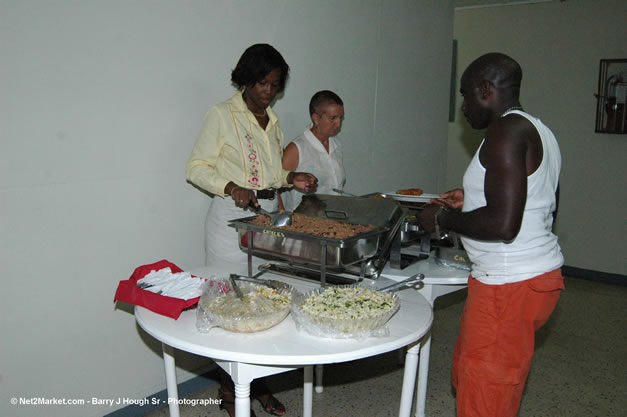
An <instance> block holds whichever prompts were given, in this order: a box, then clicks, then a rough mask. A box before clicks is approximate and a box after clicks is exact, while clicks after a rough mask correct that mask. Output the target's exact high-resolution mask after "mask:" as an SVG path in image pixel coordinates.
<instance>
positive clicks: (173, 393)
mask: <svg viewBox="0 0 627 417" xmlns="http://www.w3.org/2000/svg"><path fill="white" fill-rule="evenodd" d="M161 349H162V350H163V365H164V367H165V385H166V387H167V389H168V407H169V409H170V417H180V413H179V390H178V386H177V384H176V367H175V366H174V348H173V347H172V346H168V345H166V344H165V343H162V344H161Z"/></svg>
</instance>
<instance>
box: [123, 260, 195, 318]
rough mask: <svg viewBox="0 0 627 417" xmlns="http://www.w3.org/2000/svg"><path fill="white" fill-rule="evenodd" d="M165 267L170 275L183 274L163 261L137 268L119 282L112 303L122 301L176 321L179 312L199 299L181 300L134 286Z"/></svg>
mask: <svg viewBox="0 0 627 417" xmlns="http://www.w3.org/2000/svg"><path fill="white" fill-rule="evenodd" d="M167 267H170V269H171V270H172V273H177V272H183V270H182V269H181V268H179V267H178V266H176V265H174V264H173V263H171V262H168V261H166V260H165V259H163V260H161V261H159V262H155V263H154V264H149V265H142V266H138V267H137V268H135V271H134V272H133V274H132V275H131V276H130V278H129V279H127V280H124V281H120V283H119V284H118V289H117V290H116V291H115V297H114V298H113V301H114V302H115V301H123V302H125V303H128V304H133V305H136V306H142V307H145V308H147V309H148V310H150V311H153V312H155V313H157V314H161V315H163V316H167V317H171V318H173V319H175V320H176V319H178V318H179V316H180V315H181V312H182V311H183V310H185V309H186V308H190V307H192V306H193V305H195V304H196V303H198V300H200V297H196V298H191V299H189V300H182V299H180V298H174V297H167V296H165V295H161V294H156V293H154V292H150V291H148V290H143V289H141V288H139V287H138V286H137V285H136V284H137V281H138V280H140V279H142V278H143V277H145V276H146V275H148V274H149V273H150V272H151V271H158V270H160V269H163V268H167Z"/></svg>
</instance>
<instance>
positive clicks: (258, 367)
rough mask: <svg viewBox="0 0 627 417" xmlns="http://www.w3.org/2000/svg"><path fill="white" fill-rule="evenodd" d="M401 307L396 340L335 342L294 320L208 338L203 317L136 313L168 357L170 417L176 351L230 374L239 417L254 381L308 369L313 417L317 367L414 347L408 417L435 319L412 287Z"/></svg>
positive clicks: (404, 409)
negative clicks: (199, 320)
mask: <svg viewBox="0 0 627 417" xmlns="http://www.w3.org/2000/svg"><path fill="white" fill-rule="evenodd" d="M239 269H240V270H219V269H216V268H215V267H214V268H203V269H197V270H193V271H190V272H191V273H193V274H194V275H197V276H200V277H204V278H211V277H212V276H218V277H221V278H223V277H228V273H240V274H245V273H246V266H239ZM263 278H266V279H279V280H281V281H284V282H287V283H289V284H290V285H293V286H294V287H295V288H296V289H297V290H299V291H307V290H310V289H313V288H316V287H318V284H316V283H314V282H307V281H302V280H297V279H292V278H287V277H281V276H276V275H273V274H271V273H266V274H265V275H264V276H263ZM393 282H394V281H393V280H390V279H387V278H380V279H378V280H376V281H371V280H368V281H367V282H364V283H363V284H364V285H372V286H373V288H381V287H384V286H386V285H389V284H391V283H393ZM397 294H398V295H399V297H400V299H401V308H400V309H399V311H398V312H397V313H396V314H395V315H394V316H393V317H392V318H391V319H390V321H389V322H388V323H387V325H386V326H387V327H388V329H389V335H388V336H384V337H368V338H363V339H359V340H356V339H330V338H321V337H316V336H313V335H310V334H308V333H306V332H303V331H299V330H297V329H296V325H295V323H294V321H293V320H292V317H291V315H289V316H288V317H287V318H286V319H285V320H284V321H283V322H281V323H280V324H278V325H277V326H275V327H273V328H271V329H268V330H265V331H263V332H258V333H248V334H243V333H232V332H228V331H225V330H223V329H220V328H213V329H211V330H210V331H209V333H200V332H198V330H197V329H196V311H195V309H194V310H188V311H184V312H183V313H182V314H181V316H180V317H179V318H178V320H173V319H171V318H168V317H165V316H161V315H159V314H156V313H153V312H151V311H149V310H147V309H145V308H143V307H136V308H135V319H136V321H137V323H138V324H139V326H140V327H141V328H142V329H144V330H145V331H146V332H147V333H148V334H150V335H151V336H153V337H154V338H156V339H157V340H159V341H161V342H162V346H163V359H164V366H165V374H166V384H167V390H168V398H169V399H170V401H169V407H170V415H171V416H173V417H179V409H178V389H177V383H176V370H175V364H174V349H179V350H183V351H186V352H190V353H193V354H196V355H201V356H205V357H209V358H212V359H214V360H215V362H216V363H217V364H218V365H219V366H220V367H221V368H223V369H224V370H225V371H226V372H227V373H229V374H230V375H231V378H232V379H233V382H234V384H235V408H236V416H237V417H249V416H250V383H251V382H252V381H253V379H255V378H260V377H263V376H268V375H273V374H277V373H281V372H286V371H290V370H293V369H297V368H300V367H305V380H304V394H303V397H304V398H303V415H304V416H305V417H311V415H312V395H313V367H312V366H313V365H322V364H328V363H338V362H346V361H351V360H355V359H360V358H366V357H370V356H375V355H378V354H381V353H385V352H390V351H392V350H395V349H399V348H403V347H407V348H408V349H407V353H406V356H405V368H404V374H403V385H402V391H401V402H400V407H399V416H401V417H409V415H410V413H411V407H412V403H413V398H414V386H415V381H416V374H417V368H418V359H419V357H418V354H419V349H420V343H419V341H420V339H421V338H422V337H423V336H425V335H426V334H427V333H428V332H429V329H430V328H431V324H432V321H433V309H432V306H431V304H430V303H429V302H428V301H427V300H426V299H425V298H424V297H423V296H422V295H420V294H419V293H418V292H417V291H415V290H413V289H406V290H403V291H400V292H398V293H397Z"/></svg>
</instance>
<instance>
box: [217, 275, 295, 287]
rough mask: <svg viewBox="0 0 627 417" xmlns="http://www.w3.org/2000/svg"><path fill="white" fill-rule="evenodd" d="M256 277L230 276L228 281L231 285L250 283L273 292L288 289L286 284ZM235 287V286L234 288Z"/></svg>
mask: <svg viewBox="0 0 627 417" xmlns="http://www.w3.org/2000/svg"><path fill="white" fill-rule="evenodd" d="M258 275H260V274H258ZM258 275H254V276H253V277H252V278H248V277H245V276H243V275H237V274H231V275H229V279H230V280H231V283H232V284H233V282H234V281H244V282H252V283H253V284H259V285H265V286H266V287H269V288H272V289H273V290H286V289H289V287H290V286H289V285H288V284H286V283H284V282H281V281H276V280H272V279H259V278H256V276H258ZM236 285H237V284H235V285H234V287H235V286H236ZM240 291H241V290H240Z"/></svg>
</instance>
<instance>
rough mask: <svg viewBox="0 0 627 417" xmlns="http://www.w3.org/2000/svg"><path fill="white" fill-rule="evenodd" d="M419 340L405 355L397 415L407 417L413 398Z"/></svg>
mask: <svg viewBox="0 0 627 417" xmlns="http://www.w3.org/2000/svg"><path fill="white" fill-rule="evenodd" d="M419 349H420V342H417V343H415V344H414V345H412V346H411V347H410V348H409V349H407V354H406V355H405V370H404V372H403V388H402V389H401V405H400V408H399V410H398V417H409V414H410V413H411V406H412V403H413V399H414V387H415V385H416V373H417V372H418V351H419Z"/></svg>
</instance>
